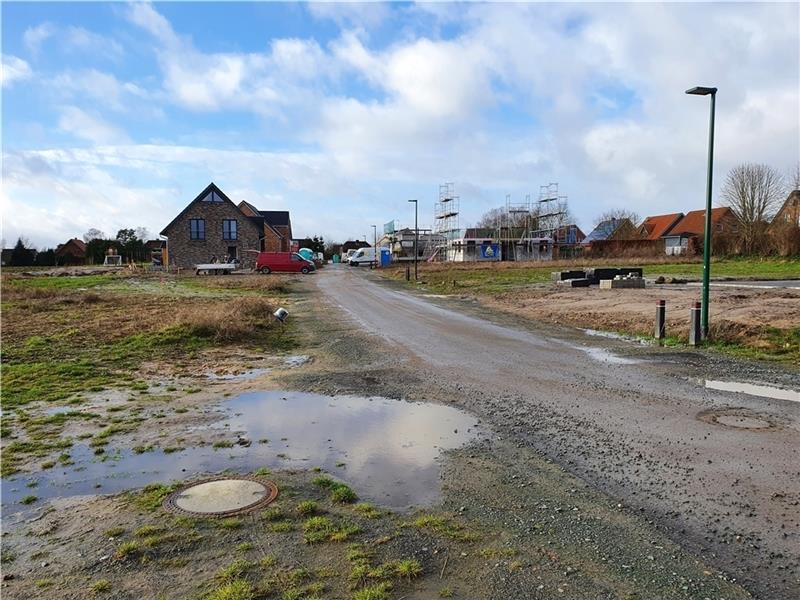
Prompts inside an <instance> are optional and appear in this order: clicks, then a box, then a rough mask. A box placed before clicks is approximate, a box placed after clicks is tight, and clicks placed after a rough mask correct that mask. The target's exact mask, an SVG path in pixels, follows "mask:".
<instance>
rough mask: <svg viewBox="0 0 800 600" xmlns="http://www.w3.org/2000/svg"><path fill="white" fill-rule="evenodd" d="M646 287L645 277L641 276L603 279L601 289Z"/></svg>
mask: <svg viewBox="0 0 800 600" xmlns="http://www.w3.org/2000/svg"><path fill="white" fill-rule="evenodd" d="M642 288H644V279H642V278H641V277H632V278H630V279H601V280H600V289H601V290H624V289H642Z"/></svg>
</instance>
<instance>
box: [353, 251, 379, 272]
mask: <svg viewBox="0 0 800 600" xmlns="http://www.w3.org/2000/svg"><path fill="white" fill-rule="evenodd" d="M374 263H375V248H359V249H358V250H356V253H355V254H353V256H351V257H350V266H351V267H358V266H361V265H370V264H374Z"/></svg>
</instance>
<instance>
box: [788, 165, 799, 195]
mask: <svg viewBox="0 0 800 600" xmlns="http://www.w3.org/2000/svg"><path fill="white" fill-rule="evenodd" d="M788 181H789V191H788V193H792V192H793V191H794V190H800V162H797V163H795V165H794V169H793V170H791V171H789V180H788Z"/></svg>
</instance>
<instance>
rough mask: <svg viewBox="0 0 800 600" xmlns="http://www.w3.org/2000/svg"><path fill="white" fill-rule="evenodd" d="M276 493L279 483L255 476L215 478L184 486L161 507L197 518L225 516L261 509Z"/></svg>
mask: <svg viewBox="0 0 800 600" xmlns="http://www.w3.org/2000/svg"><path fill="white" fill-rule="evenodd" d="M277 496H278V486H276V485H275V484H274V483H273V482H271V481H268V480H266V479H258V478H256V477H215V478H213V479H205V480H203V481H196V482H194V483H191V484H188V485H185V486H184V487H182V488H181V489H179V490H177V491H175V492H173V493H172V494H170V495H169V496H167V499H166V500H164V507H165V508H166V509H167V510H171V511H172V512H179V513H183V514H188V515H194V516H200V517H227V516H231V515H237V514H241V513H244V512H249V511H252V510H256V509H258V508H263V507H264V506H266V505H267V504H269V503H270V502H272V501H273V500H275V498H276V497H277Z"/></svg>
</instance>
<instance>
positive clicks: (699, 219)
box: [661, 206, 739, 256]
mask: <svg viewBox="0 0 800 600" xmlns="http://www.w3.org/2000/svg"><path fill="white" fill-rule="evenodd" d="M705 216H706V211H705V209H700V210H692V211H690V212H688V213H686V214H685V215H684V216H683V217H682V218H681V219H680V220H679V221H678V222H677V223H675V225H673V226H672V227H671V228H670V230H669V231H668V232H667V233H666V234H664V235H662V236H661V237H662V239H663V240H664V251H665V252H666V254H668V255H670V256H672V255H680V254H694V253H695V251H696V247H697V241H698V240H699V239H702V238H703V235H704V233H705ZM738 223H739V220H738V219H737V218H736V215H734V214H733V211H732V210H731V209H730V208H728V207H727V206H723V207H720V208H712V209H711V231H712V233H713V235H715V236H717V235H720V234H728V233H735V232H736V229H737V226H738Z"/></svg>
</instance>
